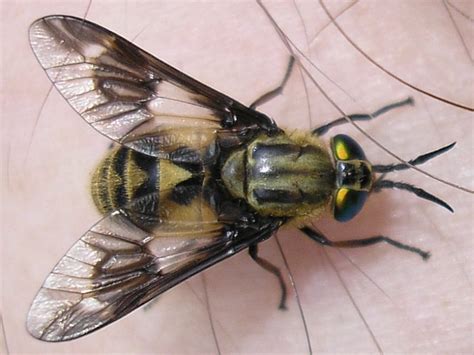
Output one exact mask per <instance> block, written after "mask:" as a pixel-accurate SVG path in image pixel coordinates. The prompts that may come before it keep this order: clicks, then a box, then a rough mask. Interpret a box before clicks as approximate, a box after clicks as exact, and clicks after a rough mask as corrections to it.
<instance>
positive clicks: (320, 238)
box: [300, 227, 430, 260]
mask: <svg viewBox="0 0 474 355" xmlns="http://www.w3.org/2000/svg"><path fill="white" fill-rule="evenodd" d="M300 231H302V232H303V233H304V234H306V235H307V236H308V237H310V238H311V239H312V240H314V241H315V242H317V243H319V244H322V245H327V246H330V247H336V248H361V247H367V246H370V245H374V244H377V243H388V244H390V245H392V246H394V247H395V248H398V249H402V250H406V251H409V252H412V253H415V254H418V255H419V256H421V257H422V258H423V260H427V259H428V258H429V257H430V253H429V252H426V251H424V250H421V249H418V248H416V247H413V246H411V245H407V244H403V243H401V242H399V241H396V240H393V239H391V238H389V237H384V236H375V237H370V238H363V239H353V240H339V241H334V242H333V241H331V240H329V239H328V238H326V237H325V236H324V235H323V234H322V233H321V232H319V231H316V230H314V229H312V228H310V227H303V228H300Z"/></svg>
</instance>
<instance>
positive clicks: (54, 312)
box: [27, 211, 279, 341]
mask: <svg viewBox="0 0 474 355" xmlns="http://www.w3.org/2000/svg"><path fill="white" fill-rule="evenodd" d="M278 226H279V223H275V224H269V225H267V226H266V227H264V228H262V229H260V230H259V229H251V230H250V229H249V230H247V231H245V232H244V233H242V235H241V237H237V236H236V235H235V233H228V232H225V231H224V226H223V225H222V224H217V223H216V224H214V225H212V224H211V225H206V226H202V225H197V224H196V222H190V223H188V225H184V226H183V224H179V225H178V226H176V225H173V224H167V223H164V224H163V225H161V226H160V228H158V230H157V231H155V232H154V233H153V235H151V234H150V233H147V232H145V231H143V230H142V229H140V228H138V227H137V226H136V225H134V224H133V223H132V222H131V221H130V219H129V218H128V217H127V216H126V214H125V212H123V211H117V212H114V213H112V214H110V215H109V216H107V217H105V218H104V219H102V220H101V221H100V222H99V223H97V224H96V225H95V226H94V227H92V228H91V229H90V230H89V231H88V232H87V233H86V234H85V235H84V236H82V238H81V239H79V241H78V242H76V243H75V244H74V245H73V246H72V247H71V249H70V250H69V251H68V252H67V253H66V255H65V256H64V257H63V258H62V259H61V260H60V261H59V263H58V264H57V265H56V266H55V268H54V269H53V271H52V272H51V273H50V275H49V276H48V277H47V279H46V280H45V282H44V284H43V286H42V288H41V289H40V291H39V292H38V294H37V296H36V298H35V299H34V301H33V304H32V306H31V309H30V311H29V314H28V320H27V328H28V331H29V332H30V333H31V334H32V335H33V336H34V337H36V338H38V339H41V340H45V341H64V340H70V339H74V338H77V337H80V336H83V335H85V334H87V333H90V332H92V331H94V330H96V329H98V328H100V327H102V326H104V325H107V324H109V323H111V322H113V321H115V320H117V319H119V318H121V317H123V316H124V315H126V314H128V313H129V312H131V311H132V310H134V309H136V308H137V307H139V306H141V305H143V304H144V303H146V302H148V301H150V300H151V299H152V298H154V297H155V296H157V295H159V294H160V293H162V292H164V291H166V290H167V289H169V288H171V287H173V286H175V285H176V284H178V283H180V282H181V281H183V280H185V279H187V278H188V277H190V276H192V275H193V274H195V273H197V272H199V271H201V270H204V269H206V268H207V267H209V266H211V265H213V264H215V263H216V262H218V261H220V260H223V259H225V258H227V257H229V256H231V255H234V254H235V253H237V252H239V251H240V250H242V249H244V248H245V247H247V246H248V245H249V243H253V242H255V241H259V240H261V239H262V238H265V237H266V236H269V235H270V234H271V233H272V232H273V231H274V230H275V229H276V228H278ZM198 230H200V231H198Z"/></svg>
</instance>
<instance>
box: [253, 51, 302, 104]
mask: <svg viewBox="0 0 474 355" xmlns="http://www.w3.org/2000/svg"><path fill="white" fill-rule="evenodd" d="M294 64H295V58H294V57H293V56H291V57H290V60H289V62H288V66H287V68H286V72H285V76H284V77H283V80H282V81H281V83H280V85H278V87H276V88H275V89H273V90H271V91H269V92H267V93H265V94H263V95H262V96H260V97H259V98H258V99H257V100H255V101H254V102H253V103H252V104H251V105H250V108H251V109H253V110H255V109H256V108H257V107H258V106H260V105H263V104H264V103H265V102H268V101H270V100H272V99H274V98H275V97H276V96H278V95H280V94H281V93H282V91H283V88H284V87H285V85H286V83H287V82H288V79H289V78H290V75H291V72H292V71H293V67H294Z"/></svg>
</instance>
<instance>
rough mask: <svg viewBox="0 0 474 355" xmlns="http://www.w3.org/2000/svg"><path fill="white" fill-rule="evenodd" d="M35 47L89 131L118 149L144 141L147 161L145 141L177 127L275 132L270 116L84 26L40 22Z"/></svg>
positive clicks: (61, 20)
mask: <svg viewBox="0 0 474 355" xmlns="http://www.w3.org/2000/svg"><path fill="white" fill-rule="evenodd" d="M30 43H31V47H32V48H33V51H34V53H35V55H36V57H37V58H38V61H39V62H40V64H41V65H42V66H43V68H44V69H45V71H46V73H47V74H48V76H49V78H50V79H51V81H52V82H53V83H54V85H55V86H56V88H57V89H58V90H59V92H60V93H61V94H62V95H63V96H64V98H65V99H66V100H67V101H68V102H69V103H70V104H71V106H72V107H73V108H74V109H75V110H76V111H77V112H78V113H79V114H80V115H81V116H82V117H83V118H84V119H85V120H86V121H87V122H88V123H89V124H91V125H92V126H93V127H94V128H95V129H97V130H98V131H99V132H100V133H102V134H104V135H106V136H107V137H109V138H111V139H113V140H115V141H117V142H119V143H123V144H127V143H130V142H137V141H141V142H142V143H141V145H143V146H145V147H140V144H138V145H137V144H135V145H133V148H134V149H136V150H139V151H141V152H143V153H147V154H150V151H152V150H150V148H149V145H150V141H149V140H146V139H144V138H145V137H153V136H156V135H157V134H158V133H159V132H160V131H161V130H163V129H169V128H170V127H195V126H199V127H200V128H203V129H204V128H216V129H217V128H220V127H226V128H233V127H237V128H238V127H249V126H252V125H254V126H255V125H256V126H258V127H261V128H262V127H263V128H266V129H275V128H276V126H275V124H274V123H273V121H272V120H270V119H269V118H268V117H267V116H265V115H263V114H261V113H259V112H257V111H254V110H251V109H249V108H247V107H245V106H244V105H242V104H240V103H238V102H237V101H235V100H233V99H231V98H229V97H227V96H225V95H223V94H221V93H219V92H217V91H215V90H213V89H211V88H209V87H208V86H206V85H204V84H201V83H199V82H198V81H196V80H194V79H192V78H190V77H189V76H187V75H185V74H183V73H181V72H179V71H178V70H176V69H174V68H172V67H171V66H169V65H167V64H166V63H164V62H162V61H160V60H159V59H157V58H155V57H153V56H152V55H150V54H148V53H146V52H145V51H143V50H141V49H140V48H138V47H137V46H135V45H133V44H132V43H130V42H128V41H127V40H125V39H123V38H121V37H120V36H118V35H116V34H114V33H112V32H110V31H109V30H107V29H105V28H103V27H100V26H98V25H96V24H93V23H91V22H88V21H85V20H83V19H79V18H75V17H69V16H48V17H44V18H41V19H39V20H37V21H36V22H34V23H33V24H32V25H31V27H30ZM146 145H148V146H147V147H146ZM152 154H153V153H152Z"/></svg>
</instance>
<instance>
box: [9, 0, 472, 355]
mask: <svg viewBox="0 0 474 355" xmlns="http://www.w3.org/2000/svg"><path fill="white" fill-rule="evenodd" d="M452 3H453V4H455V5H456V6H457V7H458V8H460V9H462V10H464V11H465V12H467V11H469V10H470V11H471V14H470V16H471V18H472V16H473V14H472V6H471V9H469V7H468V6H467V5H466V3H463V2H452ZM87 5H88V2H86V1H67V2H55V3H51V2H42V1H34V2H33V1H31V2H18V1H15V2H13V1H11V2H9V1H5V2H4V3H3V11H2V15H1V16H2V17H3V18H2V28H3V34H4V36H3V39H2V46H3V48H2V49H3V53H2V67H1V70H2V75H3V77H2V83H3V90H4V91H3V93H2V98H3V104H2V142H1V147H2V199H1V200H2V271H1V275H2V278H3V284H2V287H3V289H2V305H1V307H2V308H1V312H2V318H3V328H4V334H5V338H4V340H6V345H5V346H8V350H9V351H10V352H11V353H52V352H55V353H93V352H102V353H118V352H125V353H145V352H153V353H216V352H217V347H216V341H215V338H214V337H213V336H212V331H211V322H210V320H209V319H210V318H211V319H212V324H213V326H214V328H215V332H216V339H217V342H218V345H219V348H220V350H221V352H222V353H255V352H266V353H274V352H279V353H307V352H308V345H307V339H306V336H305V333H304V330H303V322H302V318H301V316H300V313H299V310H298V305H297V302H296V297H295V291H294V289H293V288H292V287H291V285H290V282H289V279H288V272H287V270H286V268H285V266H284V263H283V260H282V256H281V254H280V252H279V249H278V248H277V245H276V242H275V239H274V238H272V239H271V240H269V241H268V242H265V243H263V244H262V245H261V246H260V251H261V254H262V256H264V257H266V258H268V259H269V260H271V261H272V262H273V263H274V264H276V265H277V266H279V267H280V268H281V269H282V271H283V273H284V274H285V279H286V282H287V285H288V290H289V297H288V310H287V311H284V312H283V311H279V310H278V309H277V305H278V300H279V288H278V285H277V282H276V280H275V279H274V278H273V276H271V275H270V274H268V273H266V272H265V271H263V270H262V269H261V268H259V267H258V266H257V265H256V264H255V263H254V262H253V261H252V260H251V259H250V257H249V256H248V255H247V253H245V252H242V253H240V254H239V255H237V256H235V257H232V258H230V259H229V260H227V261H224V262H222V263H220V264H219V265H216V266H214V267H213V268H211V269H209V270H207V271H205V272H204V273H202V274H200V275H198V276H195V277H193V278H192V279H190V280H189V281H187V282H185V283H183V284H181V285H180V286H177V287H175V288H174V289H172V290H170V291H169V292H167V293H166V294H164V295H163V296H161V297H159V299H158V301H157V302H156V303H155V304H153V305H152V307H149V308H147V309H139V310H137V311H135V312H133V313H132V314H131V315H130V316H127V317H125V318H124V319H122V320H120V321H117V322H116V323H114V324H112V325H110V326H108V327H106V328H104V329H102V330H99V331H97V332H95V333H93V334H91V335H88V336H86V337H83V338H80V339H78V340H75V341H70V342H65V343H60V344H49V343H45V342H40V341H38V340H36V339H34V338H33V337H31V336H30V335H29V334H28V333H27V331H26V328H25V321H26V315H27V312H28V309H29V306H30V303H31V301H32V300H33V298H34V295H35V294H36V292H37V290H38V289H39V287H40V286H41V284H42V282H43V280H44V278H45V277H46V276H47V274H48V273H49V272H50V271H51V269H52V268H53V266H54V265H55V263H56V262H57V261H58V260H59V259H60V258H61V256H62V255H64V254H65V253H66V251H67V250H68V248H69V247H70V246H71V245H72V244H73V243H74V242H75V241H76V240H77V239H78V238H79V237H80V236H81V235H82V234H83V233H84V232H85V231H86V230H87V229H88V228H89V227H90V226H91V225H92V224H94V222H95V221H96V220H97V219H99V218H100V216H99V215H98V213H97V212H96V211H95V210H94V208H93V206H92V202H91V198H90V196H89V192H88V189H89V186H88V183H89V180H90V175H91V171H92V170H93V169H94V167H95V165H96V164H97V162H98V161H99V160H100V159H101V157H102V156H103V154H104V153H105V152H106V150H107V147H108V145H109V144H110V141H108V140H107V139H106V138H104V137H103V136H101V135H100V134H98V133H97V132H95V131H94V130H93V129H92V128H91V127H90V126H88V125H87V124H86V123H85V122H84V121H83V120H82V119H81V118H80V117H79V116H78V115H77V114H76V113H75V112H74V111H73V110H72V109H71V108H70V107H69V105H68V104H67V103H66V102H65V100H64V99H63V98H62V97H61V96H60V95H59V94H58V93H57V92H56V91H55V90H54V89H53V90H52V91H51V93H50V94H48V91H49V89H50V87H51V84H50V82H49V80H48V79H47V77H46V75H45V74H44V73H43V71H42V69H41V67H40V65H39V64H38V63H37V61H36V59H35V58H34V55H33V54H32V52H31V49H30V48H29V45H28V38H27V29H28V26H29V24H30V23H31V22H33V21H34V20H35V19H37V18H39V17H41V16H45V15H50V14H70V15H75V16H78V17H83V16H84V13H85V11H86V8H87ZM270 5H272V6H270ZM298 5H299V9H300V11H301V13H302V14H303V19H304V23H305V25H306V27H307V31H308V36H309V38H312V37H314V35H315V34H316V33H317V32H318V31H319V30H320V29H321V28H323V27H324V25H325V24H327V23H328V21H329V20H328V19H327V17H325V16H324V14H323V13H322V11H321V9H320V7H319V5H318V4H317V3H315V2H311V3H304V2H303V3H299V2H298ZM346 5H347V4H339V3H332V6H331V12H332V13H333V14H337V13H338V12H340V11H341V10H342V9H343V8H344V7H346ZM268 6H269V8H270V10H271V13H272V14H273V15H274V16H275V17H276V19H277V21H278V23H279V24H281V25H282V26H283V28H284V30H285V31H286V32H287V33H288V35H289V36H291V37H292V39H293V40H294V41H296V43H298V45H299V46H301V48H302V50H304V51H306V53H308V55H310V56H311V59H312V60H314V62H315V63H317V65H318V66H320V68H321V69H322V70H323V71H324V72H325V73H326V75H328V76H329V77H330V78H331V79H332V80H333V81H335V82H337V83H338V84H339V86H341V87H342V88H343V89H344V90H346V91H347V92H348V93H349V94H350V95H351V96H352V97H353V98H354V99H355V102H354V101H352V100H351V99H350V98H348V97H347V96H345V95H344V94H343V93H341V92H340V91H339V90H338V89H335V88H334V87H332V86H330V85H329V84H328V83H327V81H325V79H321V76H320V75H319V74H317V73H316V72H315V71H314V70H312V73H313V74H314V75H315V77H316V80H318V82H319V81H320V82H322V83H323V85H324V87H325V88H326V90H327V91H328V93H329V95H330V96H331V97H332V98H333V99H334V100H335V102H336V103H337V104H338V105H340V107H341V108H342V109H343V110H344V112H346V113H363V112H372V111H374V110H376V109H378V108H379V107H381V106H383V105H384V104H387V103H390V102H393V101H396V100H400V99H404V98H406V97H408V96H413V97H414V99H415V101H416V106H414V107H406V108H403V109H399V110H397V111H393V112H391V113H388V114H386V115H385V116H383V117H381V118H379V119H377V120H375V121H373V122H369V123H364V124H361V126H362V127H363V128H364V129H365V130H366V132H367V133H368V134H370V135H371V136H372V137H374V138H375V139H376V140H377V141H379V142H381V143H383V144H384V145H385V146H386V147H387V148H388V149H389V150H390V151H392V152H394V153H395V154H397V155H399V156H401V157H403V158H404V159H406V160H409V159H411V158H414V157H416V156H417V155H419V154H422V153H425V152H428V151H431V150H434V149H437V148H439V147H441V146H444V145H447V144H449V143H451V142H453V141H456V142H457V145H456V147H455V148H454V149H453V150H452V151H450V152H448V153H446V154H445V155H442V156H440V157H438V158H436V159H435V160H433V161H431V162H429V163H427V164H425V165H423V166H422V167H421V168H422V169H424V170H426V171H429V172H430V173H431V174H433V175H436V176H438V177H440V178H442V179H445V180H448V181H450V182H452V183H455V184H458V185H461V186H465V187H467V188H470V189H472V188H473V184H472V182H473V169H472V165H473V160H472V149H473V124H472V118H473V117H472V113H470V112H467V111H465V110H461V109H459V108H455V107H453V106H450V105H447V104H444V103H440V102H438V101H436V100H433V99H431V98H428V97H426V96H423V95H421V94H419V93H417V92H414V91H413V90H411V89H409V88H408V87H406V86H405V85H402V84H400V83H397V82H396V81H394V80H392V79H390V78H388V77H387V76H386V75H385V74H383V73H382V72H381V71H380V70H379V69H376V68H374V67H373V66H372V65H371V64H369V63H368V62H367V60H366V59H364V58H362V57H360V55H359V54H357V52H356V51H354V50H353V49H351V47H350V45H348V44H347V42H345V40H344V39H343V38H342V37H341V36H340V35H339V34H338V33H337V32H336V31H335V29H334V28H333V27H332V26H329V27H327V28H326V29H325V30H323V31H322V32H321V33H320V35H319V36H318V38H317V40H316V41H313V42H312V44H311V45H310V46H309V49H308V46H307V43H306V40H305V36H304V30H303V27H302V25H301V20H300V18H299V17H298V14H297V12H296V10H295V8H294V6H293V3H292V2H288V3H283V2H281V3H272V4H269V5H268ZM389 6H390V7H389ZM447 6H448V8H450V7H449V5H447ZM451 10H452V8H451ZM453 14H454V15H453V16H454V19H455V22H456V24H457V25H458V26H460V28H461V33H464V36H463V37H464V39H465V40H468V39H469V33H470V35H471V37H472V33H473V32H472V27H470V28H469V27H466V22H468V21H466V19H465V18H464V17H463V16H460V15H459V13H457V12H453ZM87 18H88V19H89V20H91V21H94V22H97V23H99V24H101V25H102V26H104V27H106V28H109V29H111V30H112V31H114V32H116V33H118V34H120V35H122V36H123V37H125V38H127V39H129V40H133V42H134V43H136V44H137V45H139V46H140V47H142V48H144V49H145V50H147V51H149V52H150V53H152V54H154V55H155V56H157V57H159V58H160V59H162V60H164V61H166V62H167V63H169V64H171V65H173V66H174V67H175V68H177V69H179V70H182V71H184V72H186V73H187V74H189V75H191V76H193V77H195V78H196V79H198V80H200V81H202V82H204V83H206V84H208V85H210V86H212V87H213V88H215V89H218V90H220V91H222V92H224V93H226V94H227V95H229V96H231V97H233V98H235V99H236V100H238V101H240V102H242V103H245V104H250V103H251V102H252V101H253V100H254V99H255V98H256V97H258V96H259V95H261V94H263V93H264V92H266V91H268V90H269V89H272V88H273V87H274V86H275V85H276V84H277V83H278V82H279V80H280V79H281V77H282V75H283V73H284V71H285V68H286V64H287V60H288V52H287V51H286V49H285V47H284V46H283V45H282V43H281V41H280V40H279V38H278V36H277V35H276V34H275V31H274V29H273V27H272V26H271V25H270V23H269V21H268V19H267V18H266V17H265V15H264V14H263V12H262V11H261V9H260V8H259V7H258V6H257V5H256V4H255V3H254V2H225V3H214V2H205V3H203V2H177V3H176V2H175V3H173V2H164V3H161V2H148V3H142V2H140V1H137V2H133V3H127V2H125V1H119V2H107V1H102V2H101V1H92V3H91V6H90V9H89V11H88V14H87ZM338 21H340V24H341V26H343V27H344V28H345V29H346V31H347V32H348V33H349V34H350V35H351V36H353V37H354V40H355V41H356V42H357V43H358V44H359V45H360V46H361V47H363V48H364V50H365V51H367V52H368V53H370V55H371V56H372V57H374V58H376V60H377V61H378V62H380V63H382V64H383V65H384V66H386V67H387V68H389V69H390V71H392V72H394V73H396V74H397V75H398V76H400V77H403V78H405V79H406V80H407V81H410V82H411V83H413V84H415V85H416V86H418V87H421V88H423V89H424V90H426V91H430V92H433V93H435V94H437V95H438V96H442V97H445V98H447V99H450V100H454V101H456V102H459V103H463V104H464V105H467V106H470V107H473V105H474V102H473V95H472V92H473V82H474V81H473V71H472V62H471V60H470V59H469V56H468V55H467V52H466V51H465V49H464V47H463V45H462V43H461V41H460V37H459V35H458V34H457V32H456V30H455V27H454V25H453V22H451V20H450V17H449V15H448V12H447V10H446V7H445V6H444V5H443V3H441V2H409V3H408V2H402V1H399V2H377V3H375V2H359V3H357V4H355V5H354V6H352V7H351V8H350V9H349V10H347V11H346V12H345V14H344V15H342V16H341V17H340V18H339V19H338ZM463 31H464V32H463ZM469 31H470V32H469ZM467 45H468V46H470V52H469V53H471V56H472V43H468V44H467ZM307 81H308V80H307ZM308 87H309V94H310V95H309V102H310V104H311V115H309V114H308V109H307V100H308V99H307V97H306V95H305V93H304V87H303V84H302V79H301V75H300V72H299V70H298V68H296V70H295V72H294V73H293V75H292V77H291V78H290V81H289V83H288V86H287V87H286V88H285V90H284V92H283V94H282V95H281V96H280V97H278V98H276V99H275V100H273V101H271V102H269V103H268V104H265V105H264V106H262V107H260V108H259V110H261V111H262V112H265V113H267V114H268V115H270V116H271V117H273V118H274V119H275V121H276V122H277V123H278V124H279V125H280V126H282V127H291V128H300V129H308V128H309V127H315V126H317V125H319V124H321V123H324V122H327V121H329V120H331V119H334V118H337V117H339V116H340V113H339V112H338V111H337V109H335V108H334V107H333V106H332V105H331V104H330V103H328V102H327V101H326V100H325V99H324V97H323V96H322V95H321V93H320V92H318V90H317V89H316V88H314V86H313V85H312V84H311V83H309V81H308ZM43 103H44V107H43V108H42V105H43ZM336 132H344V133H347V134H350V135H351V136H352V137H354V138H355V139H356V140H357V141H358V142H359V143H360V144H361V145H362V146H363V148H364V149H365V151H366V154H367V157H368V159H369V160H370V161H372V162H374V163H390V162H394V158H392V157H390V156H388V155H387V154H386V153H384V152H383V151H381V150H380V149H379V148H378V147H376V146H375V145H374V144H373V143H371V142H370V141H369V140H368V139H367V138H364V137H363V136H362V135H361V134H360V133H359V132H356V131H355V130H354V128H352V127H350V126H349V125H346V126H345V127H338V128H337V129H334V130H333V131H330V132H329V134H327V135H326V136H325V137H323V139H324V140H325V141H326V142H327V141H328V139H329V137H330V136H331V135H333V134H335V133H336ZM393 180H403V181H407V182H410V183H413V184H416V185H417V186H420V187H422V188H424V189H426V190H427V191H429V192H431V193H434V194H436V195H437V196H439V197H440V198H442V199H443V200H445V201H446V202H448V203H449V204H450V205H451V206H452V207H453V209H454V210H455V213H454V214H451V213H449V212H448V211H446V210H444V209H442V208H440V207H438V206H436V205H434V204H432V203H429V202H427V201H424V200H421V199H419V198H417V197H416V196H414V195H412V194H409V193H407V192H402V191H396V190H393V191H384V192H383V193H380V194H377V195H373V196H371V197H370V198H369V200H368V202H367V204H366V206H365V208H364V209H363V211H362V212H361V214H360V215H359V216H357V218H355V219H354V220H353V221H351V222H349V223H346V224H340V223H336V222H334V221H332V220H331V218H330V216H326V217H322V218H320V219H319V220H318V219H315V220H314V223H315V225H316V226H318V228H319V229H320V230H322V231H323V232H324V233H325V234H326V235H327V236H328V237H330V238H332V239H334V240H342V239H352V238H356V237H366V236H372V235H378V234H383V235H387V236H391V237H393V238H396V239H398V240H400V241H402V242H404V243H408V244H412V245H416V246H418V247H420V248H423V249H426V250H429V251H430V252H431V253H432V258H431V259H430V260H428V261H427V262H424V261H422V260H421V258H419V257H417V256H416V255H413V254H410V253H407V252H403V251H400V250H397V249H394V248H393V247H390V246H387V245H378V246H373V247H370V248H361V249H351V250H335V249H330V248H323V247H321V246H319V245H317V244H315V243H314V242H312V241H311V240H309V239H308V238H306V237H305V236H304V235H302V234H301V233H299V232H298V231H297V230H295V229H291V228H285V229H282V230H281V231H280V232H279V233H278V240H279V241H280V242H281V244H282V248H283V250H284V253H285V256H286V258H287V259H288V263H289V268H290V270H291V272H292V274H293V276H294V281H295V285H296V289H297V291H298V295H299V298H300V302H301V306H302V309H303V312H304V315H305V318H306V322H307V327H308V332H309V339H310V342H311V346H312V349H313V351H314V352H315V353H336V352H338V353H377V352H384V353H395V352H402V353H414V352H416V353H427V352H430V353H471V352H472V350H473V340H472V313H471V310H472V270H473V268H472V265H473V263H472V261H473V255H472V251H473V248H472V235H473V233H472V232H473V228H472V224H471V223H472V221H471V220H472V216H473V215H474V214H473V212H474V211H473V203H472V201H473V200H472V194H469V193H466V192H462V191H459V190H457V189H454V188H452V187H449V186H446V185H444V184H441V183H439V182H436V181H434V180H433V179H431V178H429V177H426V176H423V175H422V174H420V173H417V172H415V171H407V172H404V173H400V174H397V175H395V174H394V175H393ZM204 284H205V285H207V287H206V289H207V293H208V302H209V308H210V310H211V312H210V313H211V316H209V311H208V308H207V307H206V297H205V288H204Z"/></svg>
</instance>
